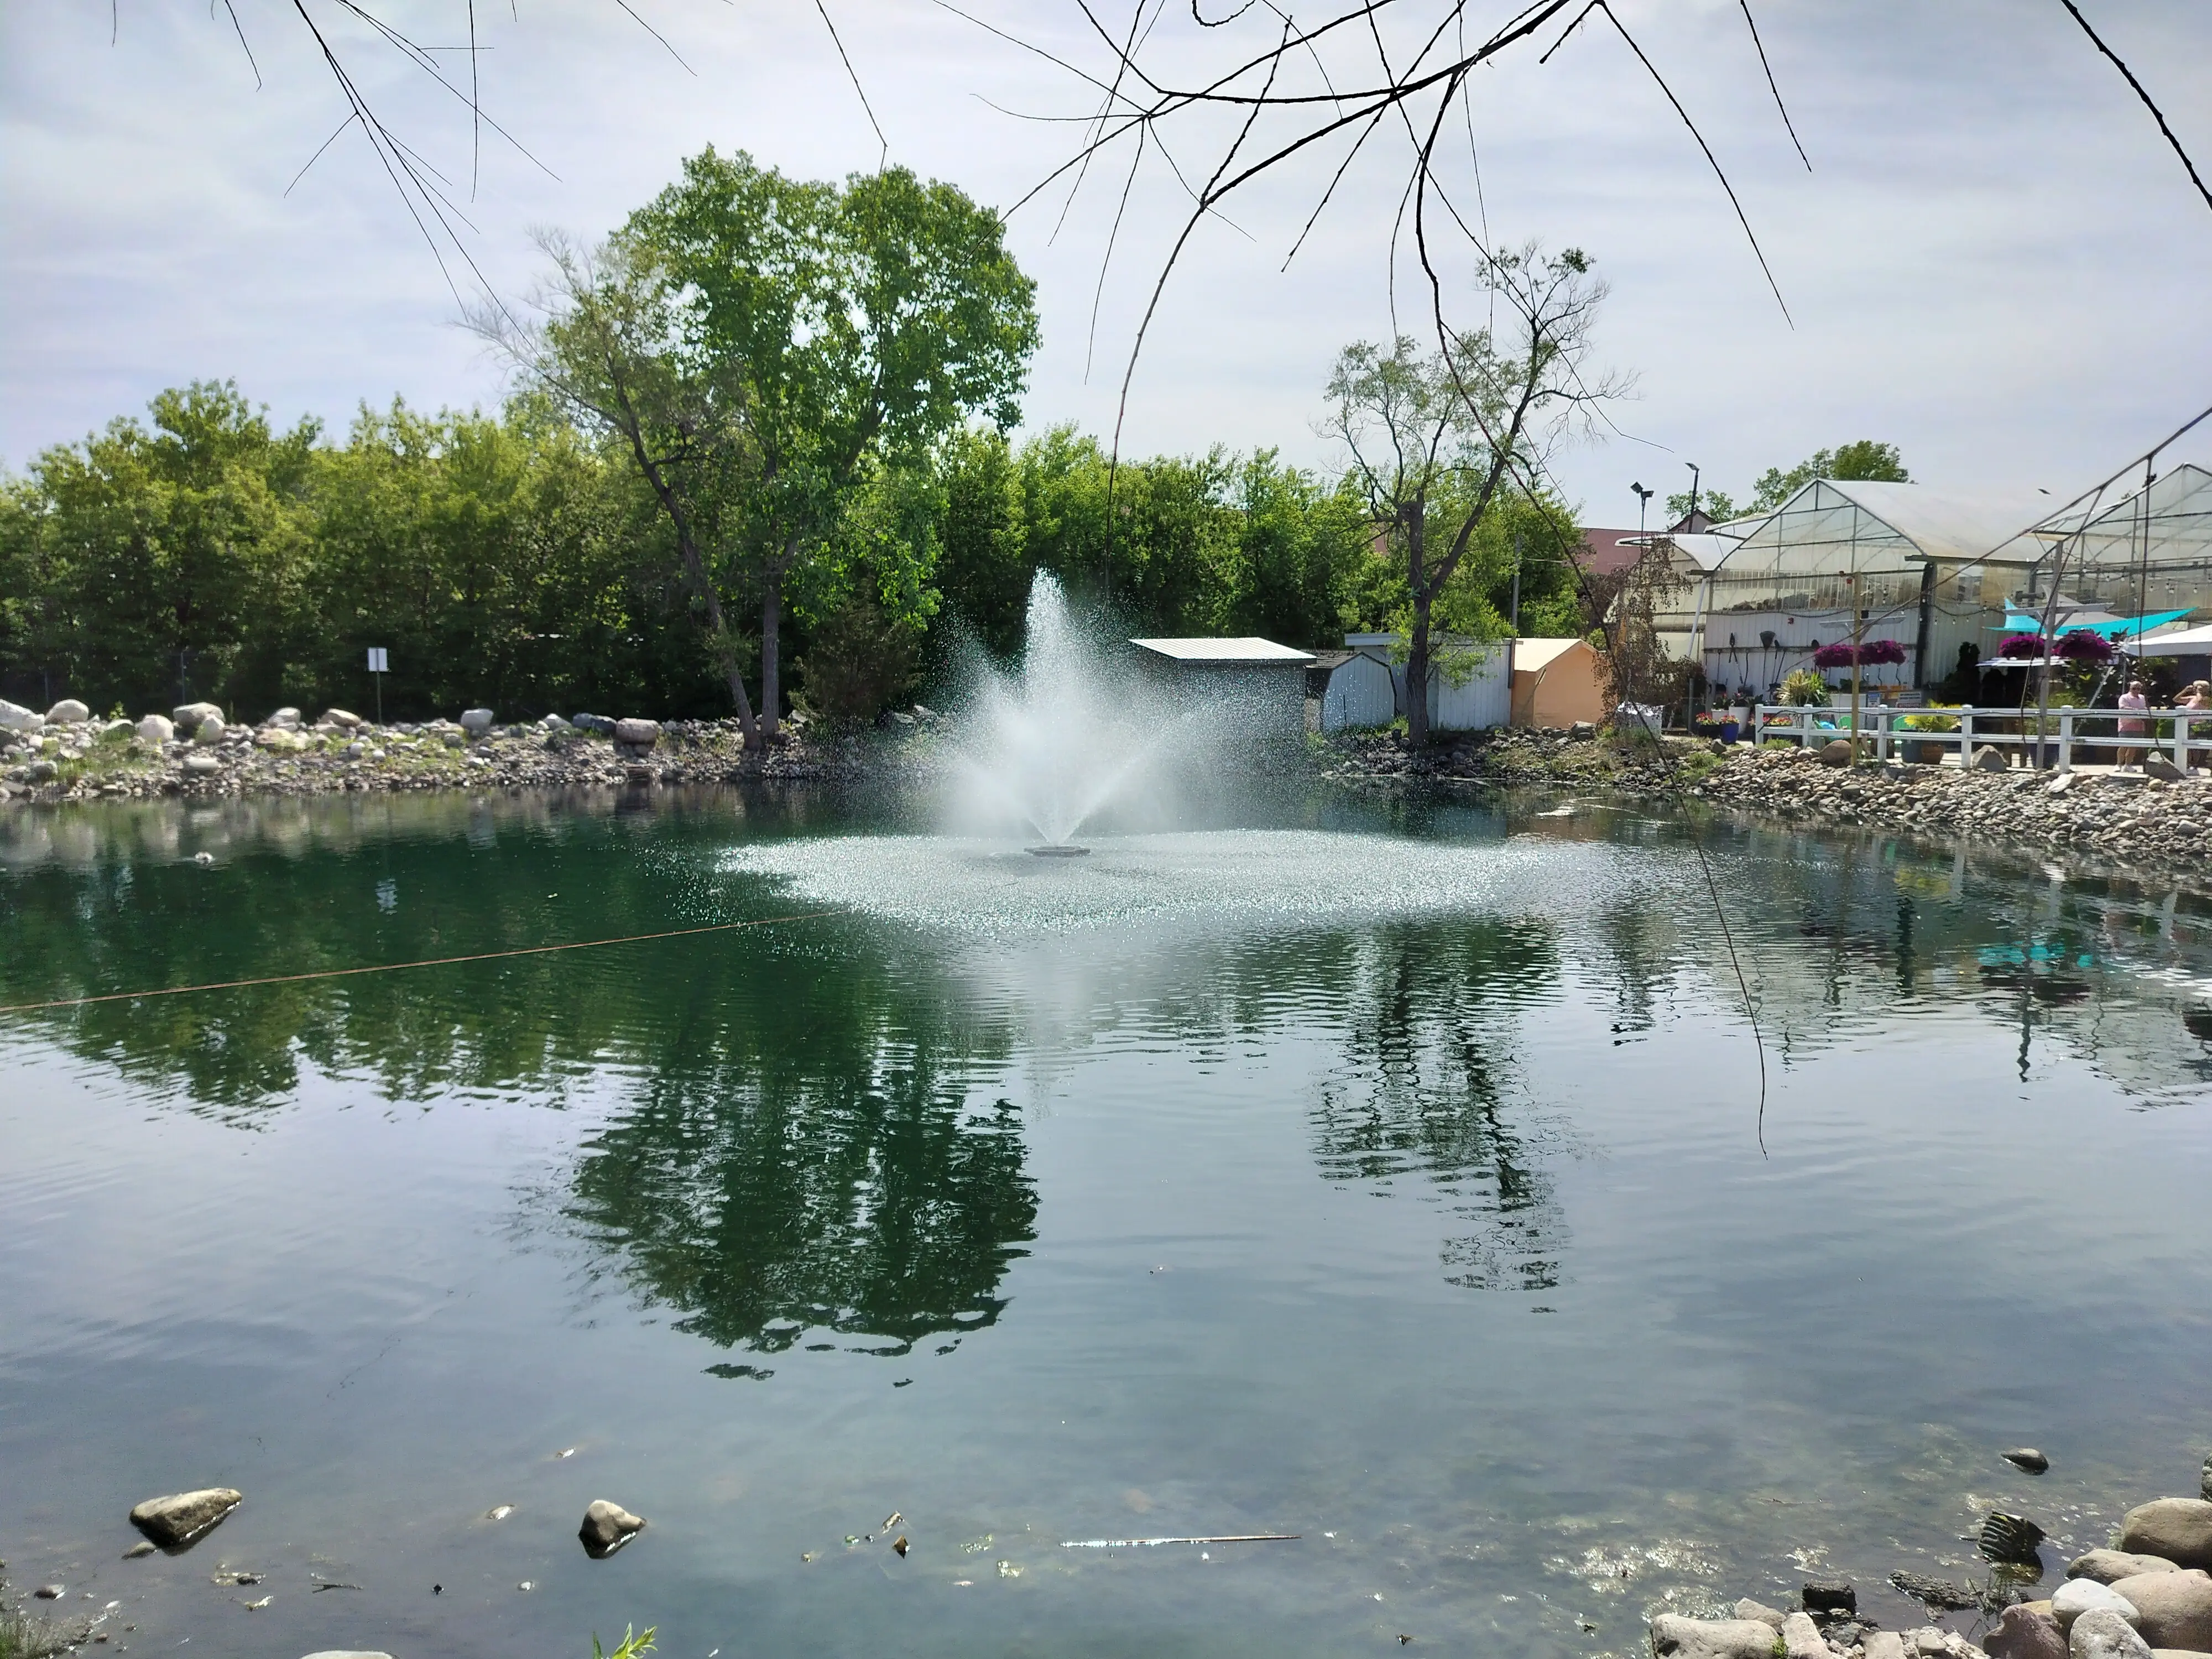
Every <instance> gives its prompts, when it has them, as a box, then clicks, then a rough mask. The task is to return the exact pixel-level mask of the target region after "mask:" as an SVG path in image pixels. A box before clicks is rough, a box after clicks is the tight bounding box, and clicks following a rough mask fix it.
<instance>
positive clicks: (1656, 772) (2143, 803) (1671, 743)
mask: <svg viewBox="0 0 2212 1659" xmlns="http://www.w3.org/2000/svg"><path fill="white" fill-rule="evenodd" d="M1319 754H1320V757H1321V767H1322V772H1323V774H1324V775H1327V776H1330V777H1333V778H1338V779H1341V780H1345V781H1383V780H1396V779H1405V780H1410V781H1433V782H1445V783H1451V782H1463V783H1487V784H1494V785H1498V786H1502V787H1512V786H1516V785H1535V786H1545V787H1554V788H1558V787H1571V788H1585V789H1592V788H1595V789H1607V790H1612V791H1616V792H1620V793H1629V794H1641V795H1653V794H1667V795H1680V796H1681V797H1683V798H1685V799H1692V800H1699V801H1704V802H1707V803H1710V804H1711V805H1715V806H1721V807H1727V808H1730V809H1735V810H1739V811H1749V812H1753V813H1757V814H1759V815H1761V816H1764V817H1772V818H1778V819H1781V820H1783V821H1784V822H1790V823H1804V824H1807V825H1820V824H1832V825H1842V826H1861V827H1867V828H1874V829H1887V830H1891V831H1894V832H1898V833H1901V834H1905V835H1912V836H1926V837H1928V838H1929V839H1931V840H1935V839H1943V840H1961V839H1963V840H1974V841H1983V842H1993V843H2000V844H2004V845H2008V846H2011V847H2013V848H2019V849H2024V850H2036V851H2043V852H2054V853H2065V854H2075V855H2080V856H2084V857H2090V858H2095V859H2100V860H2110V861H2112V862H2116V863H2120V864H2137V865H2144V866H2172V865H2175V864H2178V863H2191V864H2199V865H2201V864H2203V861H2204V855H2205V851H2206V848H2208V847H2212V773H2207V772H2191V773H2186V774H2185V773H2183V772H2182V771H2180V770H2179V769H2177V768H2176V767H2174V766H2173V765H2172V764H2171V763H2168V762H2166V760H2165V759H2164V758H2163V757H2157V756H2154V757H2152V758H2151V760H2150V762H2149V764H2148V772H2147V773H2128V774H2115V773H2112V772H2111V771H2108V770H2105V769H2086V768H2085V769H2081V770H2077V771H2074V772H2063V773H2054V772H2039V771H2032V770H2028V769H2023V768H2017V767H2009V766H2008V765H2007V764H2006V763H2005V760H2004V757H2002V755H2001V754H1999V753H1997V752H1996V750H1984V751H1982V752H1981V753H1980V754H1979V755H1978V756H1977V757H1975V763H1974V764H1972V765H1970V766H1966V767H1964V768H1961V767H1960V766H1958V765H1956V764H1950V765H1920V764H1911V765H1906V764H1903V763H1875V762H1871V761H1863V762H1861V763H1859V764H1857V765H1856V766H1853V765H1850V763H1849V750H1848V745H1846V744H1841V743H1838V744H1832V745H1830V749H1829V750H1828V751H1826V752H1824V751H1821V750H1810V749H1800V748H1797V747H1796V746H1794V745H1793V746H1791V747H1789V748H1782V747H1775V748H1766V749H1753V748H1752V747H1750V746H1749V745H1747V744H1736V745H1734V746H1726V747H1724V746H1723V745H1722V744H1717V743H1713V742H1710V741H1708V740H1705V739H1703V738H1667V739H1666V740H1665V741H1664V743H1663V744H1654V743H1652V742H1650V740H1648V739H1644V740H1632V739H1629V738H1623V737H1620V736H1619V735H1617V734H1614V733H1611V732H1598V731H1597V730H1596V729H1595V728H1594V727H1591V726H1577V727H1575V728H1573V729H1572V730H1571V731H1523V730H1513V731H1503V732H1465V733H1452V734H1449V735H1448V736H1446V737H1445V738H1443V739H1441V740H1440V741H1438V742H1437V743H1435V744H1432V745H1431V747H1430V748H1429V749H1427V750H1424V751H1419V752H1416V751H1413V750H1408V749H1407V747H1406V746H1405V742H1404V739H1403V738H1398V737H1395V736H1393V735H1391V734H1389V733H1375V734H1363V735H1361V736H1358V737H1349V738H1336V739H1331V740H1329V741H1328V742H1326V743H1324V744H1322V745H1321V748H1320V750H1319Z"/></svg>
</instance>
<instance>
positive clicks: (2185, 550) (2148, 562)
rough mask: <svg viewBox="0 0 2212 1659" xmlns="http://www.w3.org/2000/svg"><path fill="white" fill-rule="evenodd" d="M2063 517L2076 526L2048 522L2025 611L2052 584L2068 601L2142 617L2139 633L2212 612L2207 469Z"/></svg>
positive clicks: (2211, 479)
mask: <svg viewBox="0 0 2212 1659" xmlns="http://www.w3.org/2000/svg"><path fill="white" fill-rule="evenodd" d="M2069 516H2072V517H2073V518H2075V520H2076V524H2078V527H2075V526H2069V524H2067V523H2066V522H2065V521H2063V520H2054V521H2053V522H2052V523H2051V524H2050V525H2049V526H2046V527H2045V531H2044V532H2043V533H2044V534H2045V535H2047V536H2049V537H2051V538H2052V539H2051V552H2050V556H2049V562H2048V563H2047V564H2046V565H2045V568H2043V569H2040V570H2039V571H2038V572H2037V573H2035V574H2036V576H2037V577H2038V578H2039V580H2038V581H2037V582H2036V585H2035V586H2034V588H2033V590H2031V594H2030V596H2029V597H2028V599H2027V605H2026V608H2027V610H2029V611H2036V610H2039V609H2040V606H2039V605H2038V603H2037V602H2036V600H2035V599H2034V597H2033V594H2034V593H2036V592H2039V593H2041V594H2043V595H2045V596H2048V595H2049V593H2050V592H2051V586H2052V583H2053V580H2054V579H2055V580H2056V582H2057V586H2059V587H2060V588H2061V589H2063V591H2064V592H2065V593H2066V594H2067V595H2068V596H2069V598H2078V599H2079V600H2080V601H2081V603H2082V604H2083V605H2089V606H2094V607H2096V608H2097V609H2099V610H2101V611H2106V612H2107V613H2110V614H2112V615H2113V616H2118V617H2137V618H2140V619H2141V627H2142V629H2154V628H2156V627H2157V626H2158V625H2159V624H2160V622H2161V621H2164V622H2169V623H2170V622H2175V621H2179V620H2181V619H2184V618H2186V617H2191V616H2194V615H2200V614H2203V613H2206V612H2212V472H2208V471H2205V470H2204V469H2203V467H2201V466H2196V465H2182V466H2177V467H2175V468H2174V469H2173V470H2172V471H2171V472H2168V473H2166V475H2165V476H2163V477H2157V478H2154V479H2153V480H2152V481H2151V482H2150V483H2148V485H2146V486H2144V487H2142V488H2141V489H2136V491H2134V492H2133V493H2132V494H2130V495H2127V496H2124V497H2123V498H2122V499H2121V500H2119V501H2115V502H2113V503H2112V505H2111V506H2109V507H2103V508H2101V510H2096V511H2093V512H2092V513H2088V514H2087V515H2081V514H2075V515H2069ZM2157 642H2158V641H2157V640H2156V638H2155V637H2153V638H2152V639H2150V640H2149V641H2147V642H2146V643H2147V644H2148V646H2150V647H2155V646H2156V644H2157ZM2121 643H2123V644H2131V643H2132V641H2130V640H2129V639H2126V638H2123V639H2122V640H2121Z"/></svg>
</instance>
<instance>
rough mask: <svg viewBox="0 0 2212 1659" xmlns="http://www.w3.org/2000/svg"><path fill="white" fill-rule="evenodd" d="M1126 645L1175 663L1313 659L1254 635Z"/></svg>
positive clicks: (1302, 662)
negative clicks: (1153, 653) (1239, 637)
mask: <svg viewBox="0 0 2212 1659" xmlns="http://www.w3.org/2000/svg"><path fill="white" fill-rule="evenodd" d="M1129 643H1130V644H1132V645H1133V646H1138V647H1142V648H1143V649H1145V650H1146V651H1152V652H1156V653H1158V654H1159V655H1161V656H1163V657H1168V658H1171V659H1174V660H1175V661H1176V662H1195V663H1256V664H1267V663H1273V664H1278V665H1288V664H1292V663H1295V664H1297V665H1300V666H1304V665H1305V664H1307V663H1310V662H1311V661H1312V660H1313V655H1312V653H1310V652H1306V651H1295V650H1292V649H1291V647H1289V646H1287V645H1277V644H1276V643H1275V642H1274V641H1273V640H1263V639H1261V638H1258V637H1257V636H1256V635H1246V636H1245V637H1243V638H1241V639H1224V640H1131V641H1129Z"/></svg>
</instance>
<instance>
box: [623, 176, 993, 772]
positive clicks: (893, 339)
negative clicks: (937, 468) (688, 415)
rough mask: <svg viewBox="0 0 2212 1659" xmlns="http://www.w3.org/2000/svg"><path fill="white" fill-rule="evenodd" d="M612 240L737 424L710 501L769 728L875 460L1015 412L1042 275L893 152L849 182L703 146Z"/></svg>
mask: <svg viewBox="0 0 2212 1659" xmlns="http://www.w3.org/2000/svg"><path fill="white" fill-rule="evenodd" d="M623 242H624V244H625V246H627V247H628V248H629V250H630V252H631V257H632V258H633V261H634V262H635V266H636V268H638V269H640V270H644V271H649V273H650V279H651V283H652V286H651V289H650V290H649V294H648V295H647V298H648V299H649V301H650V302H651V303H652V304H653V305H656V306H659V307H665V308H666V310H667V314H668V320H669V324H670V326H671V341H670V345H671V350H670V352H669V356H671V358H672V360H673V366H672V372H673V373H675V374H679V375H681V376H683V377H684V379H685V380H687V381H689V382H691V383H696V384H697V385H699V386H702V387H704V388H707V389H708V391H709V392H710V402H711V404H713V406H714V413H715V416H717V418H718V421H719V422H722V423H726V426H727V428H728V429H729V430H730V431H731V433H732V438H733V441H732V442H730V443H729V444H727V445H726V447H725V449H726V453H727V454H728V455H729V456H730V457H731V459H732V463H733V464H732V465H729V466H728V467H727V468H726V471H725V473H724V476H723V477H722V478H721V480H720V486H721V487H720V501H721V503H722V511H723V513H724V516H725V519H726V543H727V544H728V546H729V547H730V549H731V550H732V551H733V552H734V553H736V554H737V555H738V557H739V559H740V561H741V568H742V570H743V572H744V574H745V575H746V576H747V577H748V578H750V580H751V582H752V583H753V585H754V587H755V590H756V592H757V599H758V602H759V605H760V615H761V628H760V673H761V688H762V689H761V727H762V732H763V735H764V736H770V737H772V736H773V735H774V733H775V729H776V720H777V710H778V705H779V702H780V696H781V673H780V635H781V623H782V617H783V609H784V606H785V604H786V602H787V599H789V598H790V597H791V589H792V587H793V584H794V583H797V584H798V585H799V586H800V587H802V588H804V587H805V586H806V585H807V584H808V582H809V580H811V578H810V576H809V574H808V573H807V570H806V567H807V566H808V565H809V564H810V563H811V562H815V561H817V560H821V559H824V558H828V557H833V556H834V555H835V552H836V548H837V545H838V541H837V532H838V526H839V522H840V520H841V519H842V516H843V514H844V513H845V511H846V510H847V508H848V507H849V506H850V505H851V503H852V501H854V497H855V496H856V495H858V494H860V493H861V492H863V491H864V490H866V489H867V488H868V487H869V468H870V465H871V464H872V463H877V462H880V463H882V464H884V465H889V466H890V467H893V468H895V469H896V468H912V469H916V470H919V469H921V468H923V467H926V466H927V463H928V460H929V459H930V457H931V455H932V453H933V450H934V448H935V447H936V446H937V445H938V444H939V442H941V441H943V440H945V438H946V437H947V436H948V435H951V433H953V432H955V431H957V429H959V428H961V427H962V426H963V425H964V424H965V422H967V421H968V419H969V417H970V416H975V415H979V414H980V415H982V416H987V418H988V419H990V420H991V421H992V422H994V424H996V425H997V426H999V427H1000V428H1005V427H1007V426H1010V425H1012V423H1013V422H1015V421H1016V420H1017V419H1018V406H1017V403H1016V399H1017V398H1018V395H1019V393H1020V391H1021V388H1022V384H1023V380H1024V374H1025V372H1026V366H1027V363H1028V360H1029V358H1030V355H1031V353H1032V352H1034V351H1035V349H1036V342H1037V324H1036V310H1035V307H1034V304H1033V296H1034V291H1035V285H1034V284H1033V283H1031V282H1030V279H1029V278H1028V277H1027V276H1024V274H1023V273H1022V271H1021V270H1020V268H1019V267H1018V265H1017V264H1015V263H1014V259H1013V257H1012V254H1011V253H1009V252H1007V250H1006V246H1005V240H1004V234H1003V227H1002V226H1001V224H1000V220H999V218H998V216H997V215H996V214H995V213H994V212H992V211H991V210H988V209H986V208H983V207H981V206H979V205H977V204H975V203H974V202H972V201H970V200H969V198H968V197H966V196H965V195H963V194H962V192H961V191H958V190H957V189H955V188H954V187H953V186H952V185H947V184H942V183H934V182H933V183H927V184H925V183H924V182H922V181H921V179H917V178H916V177H915V175H914V174H913V173H909V172H908V171H906V170H905V169H903V168H891V169H888V170H886V171H884V172H883V173H876V174H872V175H866V176H862V175H855V176H854V178H852V179H848V181H847V183H846V184H845V185H844V186H843V188H842V189H840V188H838V187H837V186H836V185H827V184H818V183H802V182H799V181H796V180H793V179H786V178H785V177H784V176H783V175H782V174H781V173H778V172H776V171H775V169H773V168H768V169H763V168H761V167H757V166H756V165H755V164H754V162H753V161H752V160H751V158H750V157H749V156H747V155H744V154H743V153H742V152H740V153H738V154H736V155H730V156H721V155H717V154H715V152H714V150H712V149H708V150H707V151H705V152H703V153H702V154H701V155H696V156H694V157H692V158H691V159H690V161H686V162H685V163H684V177H683V179H681V180H680V181H679V182H678V183H677V184H675V185H671V186H670V187H669V188H668V189H667V190H665V191H662V192H661V194H660V195H659V197H656V198H655V199H654V201H653V202H652V203H651V204H649V205H647V207H645V208H643V209H641V210H640V211H638V212H637V213H635V214H634V215H632V216H631V217H630V220H629V223H628V224H627V225H626V226H625V228H624V229H623Z"/></svg>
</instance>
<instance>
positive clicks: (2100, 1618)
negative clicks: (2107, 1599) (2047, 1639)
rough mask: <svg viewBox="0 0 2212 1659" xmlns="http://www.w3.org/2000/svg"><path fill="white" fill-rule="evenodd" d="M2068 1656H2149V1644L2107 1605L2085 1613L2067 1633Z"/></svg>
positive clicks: (2094, 1658) (2097, 1658) (2146, 1658)
mask: <svg viewBox="0 0 2212 1659" xmlns="http://www.w3.org/2000/svg"><path fill="white" fill-rule="evenodd" d="M2066 1651H2067V1653H2068V1654H2069V1655H2070V1656H2071V1659H2150V1644H2149V1643H2148V1642H2146V1641H2144V1640H2143V1639H2142V1637H2141V1636H2139V1635H2137V1634H2136V1630H2135V1627H2134V1626H2132V1625H2130V1624H2129V1623H2128V1621H2127V1620H2124V1619H2123V1618H2121V1617H2120V1615H2119V1614H2118V1613H2114V1612H2113V1611H2112V1609H2111V1608H2109V1607H2099V1608H2097V1609H2095V1610H2094V1611H2093V1612H2090V1613H2083V1614H2082V1615H2081V1617H2080V1618H2079V1619H2076V1620H2075V1621H2074V1628H2073V1629H2072V1630H2070V1631H2069V1632H2067V1633H2066Z"/></svg>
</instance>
